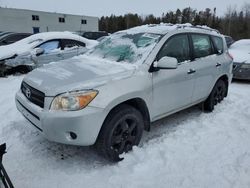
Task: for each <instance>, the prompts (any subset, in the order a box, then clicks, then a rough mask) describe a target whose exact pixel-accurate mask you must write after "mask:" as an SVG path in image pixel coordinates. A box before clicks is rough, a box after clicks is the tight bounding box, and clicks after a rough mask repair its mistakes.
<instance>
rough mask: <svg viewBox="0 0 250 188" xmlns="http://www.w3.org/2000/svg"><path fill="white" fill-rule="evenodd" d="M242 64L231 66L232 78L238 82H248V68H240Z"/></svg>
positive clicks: (249, 77)
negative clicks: (238, 80)
mask: <svg viewBox="0 0 250 188" xmlns="http://www.w3.org/2000/svg"><path fill="white" fill-rule="evenodd" d="M242 65H243V63H234V64H233V78H234V79H240V80H250V68H242Z"/></svg>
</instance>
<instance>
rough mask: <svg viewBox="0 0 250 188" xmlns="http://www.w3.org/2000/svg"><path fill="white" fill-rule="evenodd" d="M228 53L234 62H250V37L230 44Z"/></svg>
mask: <svg viewBox="0 0 250 188" xmlns="http://www.w3.org/2000/svg"><path fill="white" fill-rule="evenodd" d="M229 53H230V54H231V55H232V56H233V58H234V62H237V63H243V62H245V63H250V39H242V40H239V41H236V42H235V43H234V44H232V45H231V46H230V48H229Z"/></svg>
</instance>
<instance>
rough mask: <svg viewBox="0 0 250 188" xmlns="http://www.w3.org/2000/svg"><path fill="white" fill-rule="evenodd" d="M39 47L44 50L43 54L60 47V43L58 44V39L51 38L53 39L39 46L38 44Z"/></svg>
mask: <svg viewBox="0 0 250 188" xmlns="http://www.w3.org/2000/svg"><path fill="white" fill-rule="evenodd" d="M38 47H39V48H42V49H43V50H44V54H49V53H51V52H53V51H55V50H59V49H60V45H59V41H58V40H53V41H48V42H45V43H43V44H41V45H40V46H38Z"/></svg>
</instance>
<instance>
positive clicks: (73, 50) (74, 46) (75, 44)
mask: <svg viewBox="0 0 250 188" xmlns="http://www.w3.org/2000/svg"><path fill="white" fill-rule="evenodd" d="M86 51H87V49H86V48H85V44H84V43H82V42H80V41H76V40H70V39H63V40H62V58H63V59H69V58H71V57H74V56H77V55H80V54H83V53H84V52H86Z"/></svg>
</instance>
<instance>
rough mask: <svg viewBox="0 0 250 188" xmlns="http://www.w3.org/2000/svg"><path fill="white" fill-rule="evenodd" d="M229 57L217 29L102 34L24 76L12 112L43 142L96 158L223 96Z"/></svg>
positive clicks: (115, 156) (115, 154) (112, 154)
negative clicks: (90, 150)
mask: <svg viewBox="0 0 250 188" xmlns="http://www.w3.org/2000/svg"><path fill="white" fill-rule="evenodd" d="M231 79H232V59H231V57H230V56H229V54H228V50H227V45H226V42H225V39H224V37H223V36H222V35H220V34H219V33H218V32H217V31H215V30H212V29H209V28H206V27H194V26H191V25H169V24H160V25H145V26H139V27H135V28H132V29H129V30H125V31H120V32H117V33H115V34H112V35H110V36H108V37H107V38H106V39H104V40H103V41H102V42H101V43H100V44H99V45H97V46H96V47H95V48H94V49H93V50H92V51H90V52H89V53H88V54H86V55H82V56H78V57H75V58H72V59H69V60H65V61H62V62H60V63H53V64H51V65H48V66H45V67H43V68H38V69H36V70H34V71H32V72H31V73H29V74H28V75H27V76H26V77H25V78H24V79H23V82H22V84H21V89H20V90H19V91H18V92H17V94H16V105H17V109H18V110H19V111H20V112H21V113H22V114H23V115H24V117H25V118H27V120H28V121H29V122H30V123H31V124H33V125H34V127H36V128H37V129H38V130H39V131H40V132H41V134H42V135H44V137H46V138H47V139H49V140H51V141H55V142H59V143H64V144H71V145H81V146H88V145H95V146H96V148H97V151H98V152H99V153H100V154H101V155H102V156H104V157H106V158H108V159H110V160H113V161H119V160H121V158H120V157H119V155H120V154H122V153H123V152H128V151H129V150H131V149H132V147H133V146H134V145H138V144H139V142H140V140H141V137H142V133H143V130H147V131H149V130H150V123H151V122H153V121H156V120H158V119H160V118H162V117H165V116H167V115H170V114H173V113H175V112H177V111H180V110H183V109H185V108H188V107H190V106H193V105H196V104H200V103H201V104H202V105H203V109H204V110H205V111H209V112H211V111H212V110H213V109H214V106H215V105H216V104H217V103H220V102H221V101H222V100H223V98H224V97H226V96H227V93H228V86H229V83H230V82H231Z"/></svg>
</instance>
